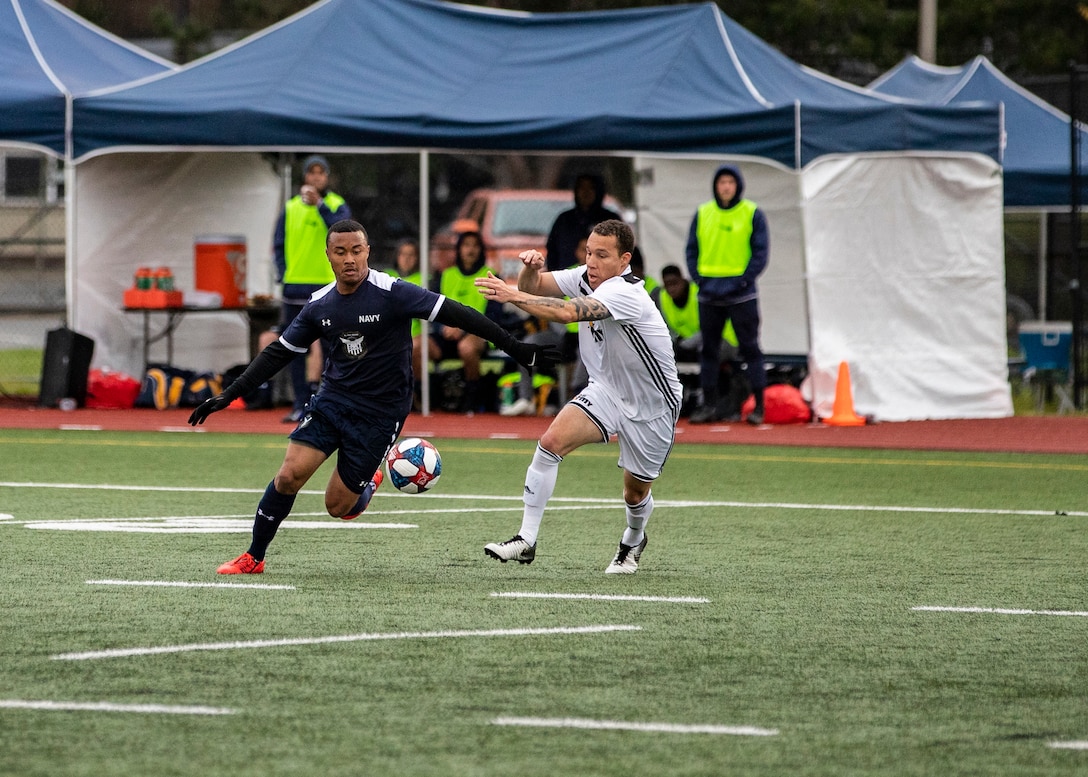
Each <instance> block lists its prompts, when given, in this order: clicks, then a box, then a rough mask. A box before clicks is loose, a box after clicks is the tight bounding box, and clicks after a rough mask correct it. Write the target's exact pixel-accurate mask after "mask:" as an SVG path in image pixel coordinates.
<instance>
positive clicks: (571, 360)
mask: <svg viewBox="0 0 1088 777" xmlns="http://www.w3.org/2000/svg"><path fill="white" fill-rule="evenodd" d="M587 237H588V232H587V233H586V234H585V235H583V236H582V238H581V239H580V240H579V241H578V242H577V243H576V244H575V247H574V252H573V253H572V254H571V258H572V259H573V260H574V261H572V262H571V263H570V264H569V265H568V266H569V267H577V266H579V265H583V264H585V262H586V239H587ZM525 330H526V331H525V333H524V334H523V335H522V340H524V342H527V343H534V344H536V345H552V346H555V347H557V348H559V349H560V350H561V351H562V352H563V362H562V363H563V364H564V365H566V364H569V365H571V369H570V380H569V384H570V385H569V386H567V387H566V393H567V394H568V396H565V397H563V398H562V399H563V400H567V399H570V397H572V396H574V395H575V394H577V393H578V392H579V391H581V390H582V389H583V388H584V387H585V385H586V384H587V383H588V382H589V376H588V375H587V374H586V371H585V366H584V365H583V364H582V360H581V359H580V358H579V356H578V322H577V321H575V322H573V323H570V324H567V325H566V326H564V325H563V324H559V323H557V322H554V321H544V320H543V319H537V318H532V319H529V320H528V321H526V323H525ZM520 371H521V379H520V380H519V381H518V384H517V399H515V400H514V402H513V403H512V404H509V405H502V406H500V407H499V414H500V415H505V416H515V415H537V414H538V413H540V412H541V411H542V410H543V408H542V407H541V403H540V402H538V401H537V396H536V394H537V391H538V390H539V389H538V387H537V385H536V383H539V382H540V380H539V378H538V379H536V380H534V375H533V371H532V370H530V369H528V368H527V367H521V368H520ZM549 377H553V378H554V377H557V376H556V375H555V374H554V373H553V374H550V375H549Z"/></svg>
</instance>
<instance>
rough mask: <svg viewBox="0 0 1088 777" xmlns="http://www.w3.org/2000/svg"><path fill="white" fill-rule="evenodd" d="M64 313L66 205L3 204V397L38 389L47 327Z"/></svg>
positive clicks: (0, 231) (0, 317) (59, 320)
mask: <svg viewBox="0 0 1088 777" xmlns="http://www.w3.org/2000/svg"><path fill="white" fill-rule="evenodd" d="M65 318H66V316H65V292H64V208H63V206H62V205H61V204H59V203H56V204H49V203H41V202H40V201H39V202H36V203H32V204H21V203H19V202H15V203H12V202H5V203H3V204H0V397H4V398H9V399H10V398H26V399H32V398H34V397H36V396H37V395H38V385H39V381H40V378H41V362H42V351H43V350H44V348H45V333H46V332H48V331H49V330H50V329H56V328H57V327H59V326H63V325H64V323H65Z"/></svg>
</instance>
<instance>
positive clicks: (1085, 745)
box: [1046, 741, 1088, 750]
mask: <svg viewBox="0 0 1088 777" xmlns="http://www.w3.org/2000/svg"><path fill="white" fill-rule="evenodd" d="M1046 746H1047V747H1051V748H1053V749H1055V750H1088V742H1084V741H1079V742H1078V741H1072V742H1047V745H1046Z"/></svg>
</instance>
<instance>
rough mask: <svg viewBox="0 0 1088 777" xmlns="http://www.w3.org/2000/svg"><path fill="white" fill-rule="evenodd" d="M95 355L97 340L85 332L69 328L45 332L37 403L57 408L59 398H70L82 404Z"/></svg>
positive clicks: (80, 405)
mask: <svg viewBox="0 0 1088 777" xmlns="http://www.w3.org/2000/svg"><path fill="white" fill-rule="evenodd" d="M93 355H94V340H92V339H91V338H89V337H87V336H86V335H81V334H79V332H74V331H72V330H71V329H68V328H67V327H61V328H60V329H52V330H50V331H48V332H46V333H45V355H44V356H43V358H42V381H41V386H40V387H39V390H38V405H40V406H41V407H56V406H57V403H58V402H60V400H62V399H65V398H68V397H70V398H72V399H74V400H75V401H76V404H77V405H79V407H83V404H84V403H85V402H86V401H87V374H88V373H89V372H90V370H91V357H92V356H93Z"/></svg>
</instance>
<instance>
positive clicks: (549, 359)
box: [505, 340, 563, 369]
mask: <svg viewBox="0 0 1088 777" xmlns="http://www.w3.org/2000/svg"><path fill="white" fill-rule="evenodd" d="M505 350H506V352H507V353H508V354H510V357H511V358H512V359H513V360H514V361H516V362H517V363H518V364H520V365H521V366H522V367H527V368H529V369H540V368H541V367H546V366H547V365H549V364H555V363H556V362H559V361H562V359H563V352H562V351H561V350H559V349H558V348H556V347H555V346H554V345H533V344H531V343H523V342H521V341H520V340H515V341H514V344H513V345H512V346H510V347H509V348H507V349H505Z"/></svg>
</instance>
